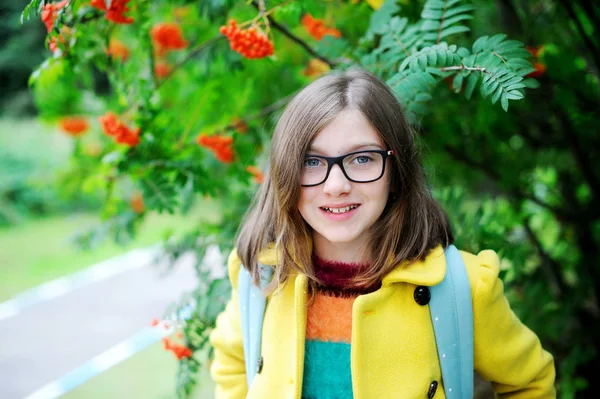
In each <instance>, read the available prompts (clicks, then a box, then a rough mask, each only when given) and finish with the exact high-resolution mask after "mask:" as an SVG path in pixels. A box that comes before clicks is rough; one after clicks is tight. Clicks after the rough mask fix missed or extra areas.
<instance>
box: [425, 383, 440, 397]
mask: <svg viewBox="0 0 600 399" xmlns="http://www.w3.org/2000/svg"><path fill="white" fill-rule="evenodd" d="M437 386H438V382H437V381H433V382H432V383H431V385H429V391H428V392H427V397H428V398H429V399H431V398H433V397H434V396H435V391H437Z"/></svg>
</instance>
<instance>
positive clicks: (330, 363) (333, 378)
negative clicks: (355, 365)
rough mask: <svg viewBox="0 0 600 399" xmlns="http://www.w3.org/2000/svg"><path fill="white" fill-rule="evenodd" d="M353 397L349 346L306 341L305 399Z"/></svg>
mask: <svg viewBox="0 0 600 399" xmlns="http://www.w3.org/2000/svg"><path fill="white" fill-rule="evenodd" d="M352 397H353V396H352V375H351V372H350V344H347V343H345V342H322V341H312V340H307V341H306V345H305V352H304V378H303V384H302V399H350V398H352Z"/></svg>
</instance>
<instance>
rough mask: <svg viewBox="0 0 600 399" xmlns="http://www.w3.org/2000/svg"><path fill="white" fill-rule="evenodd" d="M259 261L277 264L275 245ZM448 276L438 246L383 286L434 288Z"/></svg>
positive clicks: (404, 265)
mask: <svg viewBox="0 0 600 399" xmlns="http://www.w3.org/2000/svg"><path fill="white" fill-rule="evenodd" d="M258 261H259V262H260V263H262V264H265V265H271V266H274V265H276V264H277V250H276V247H275V244H269V245H268V246H267V247H266V248H265V249H264V250H262V251H261V253H260V254H259V257H258ZM445 274H446V257H445V256H444V249H443V248H442V246H441V245H438V246H437V247H435V248H434V249H432V250H431V251H430V252H429V254H428V255H427V256H426V257H425V259H423V260H420V261H416V262H413V263H411V262H410V261H404V262H401V263H399V264H398V265H397V266H396V267H395V268H394V269H393V270H392V271H391V272H390V273H388V274H387V275H386V276H385V277H384V278H383V281H382V285H383V286H387V285H391V284H394V283H409V284H415V285H426V286H432V285H436V284H439V283H440V282H441V281H442V280H443V279H444V276H445Z"/></svg>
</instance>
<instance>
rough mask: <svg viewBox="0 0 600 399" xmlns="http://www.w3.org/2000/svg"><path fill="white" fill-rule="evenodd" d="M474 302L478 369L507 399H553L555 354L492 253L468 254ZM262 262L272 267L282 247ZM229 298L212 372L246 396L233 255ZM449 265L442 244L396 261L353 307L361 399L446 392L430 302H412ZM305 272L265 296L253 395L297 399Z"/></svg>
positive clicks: (225, 396) (226, 396)
mask: <svg viewBox="0 0 600 399" xmlns="http://www.w3.org/2000/svg"><path fill="white" fill-rule="evenodd" d="M461 255H462V257H463V259H464V261H465V265H466V268H467V273H468V275H469V281H470V283H471V292H472V298H473V320H474V356H475V358H474V366H475V370H476V371H477V372H478V373H479V374H480V375H481V376H482V377H483V378H485V379H486V380H488V381H491V382H492V385H493V387H494V389H495V391H496V392H497V393H498V394H499V395H500V396H501V397H503V398H508V397H510V398H528V399H531V398H555V397H556V391H555V388H554V380H555V368H554V360H553V357H552V355H550V353H548V352H547V351H545V350H544V349H543V348H542V346H541V344H540V341H539V339H538V337H537V336H536V335H535V334H534V333H533V332H532V331H531V330H530V329H529V328H527V327H526V326H525V325H524V324H523V323H522V322H521V321H520V320H519V319H518V318H517V317H516V316H515V314H514V313H513V312H512V311H511V309H510V306H509V303H508V301H507V299H506V298H505V296H504V292H503V290H504V287H503V283H502V281H501V279H500V278H499V277H498V272H499V260H498V256H497V255H496V253H495V252H494V251H490V250H487V251H482V252H480V253H479V254H478V255H473V254H470V253H467V252H463V251H461ZM260 262H261V263H264V264H270V265H273V264H275V250H273V249H270V250H265V251H263V253H262V254H261V256H260ZM228 267H229V277H230V279H231V283H232V286H233V290H232V298H231V300H230V302H229V303H228V305H227V307H226V309H225V310H224V311H223V313H222V314H221V315H219V317H218V319H217V325H216V328H215V330H214V331H213V332H212V334H211V337H210V342H211V344H212V345H213V347H214V349H215V358H214V361H213V363H212V366H211V374H212V376H213V378H214V380H215V382H216V384H217V388H216V392H215V395H216V396H215V398H216V399H230V398H239V399H241V398H245V397H246V394H247V393H248V392H247V391H248V388H247V384H246V375H245V366H244V355H243V347H242V333H241V327H240V312H239V306H238V297H237V292H236V286H237V278H238V273H239V270H240V259H239V258H238V256H237V254H236V252H235V251H233V252H232V253H231V255H230V256H229V261H228ZM445 271H446V261H445V257H444V255H443V251H442V248H441V247H438V248H436V249H435V250H433V251H432V252H431V253H430V254H429V255H428V256H427V258H426V259H425V260H424V261H421V262H417V263H414V264H412V265H410V266H408V267H406V266H405V265H399V266H398V267H396V268H395V269H394V270H393V271H392V272H391V273H389V274H388V275H387V276H386V277H385V278H384V279H383V282H382V286H381V288H380V289H378V290H377V291H375V292H373V293H370V294H368V295H361V296H359V297H358V298H357V299H356V300H355V302H354V305H353V308H352V341H351V368H352V370H351V371H352V387H353V392H354V398H355V399H387V398H390V399H392V398H393V399H398V398H426V397H427V392H428V390H429V386H430V384H431V383H432V382H433V381H438V383H439V386H438V388H437V391H436V394H435V396H434V398H436V399H439V398H445V395H444V387H443V382H442V381H441V370H440V366H439V360H438V355H437V349H436V346H435V338H434V332H433V327H432V325H431V319H430V315H429V307H428V306H420V305H418V304H417V303H416V302H415V300H414V298H413V294H414V290H415V288H416V287H417V286H432V285H435V284H438V283H439V282H441V280H442V279H443V277H444V274H445ZM306 288H307V278H306V276H304V275H298V276H293V277H292V278H290V280H289V281H288V282H286V284H284V286H283V287H281V290H279V291H276V293H275V294H273V295H271V296H270V297H269V298H268V303H267V308H266V311H265V320H264V326H263V341H262V356H263V368H262V371H261V372H260V374H257V375H256V377H255V380H254V382H253V383H252V387H251V390H250V392H249V394H248V396H247V397H248V398H252V399H271V398H273V399H288V398H289V399H300V398H301V393H302V373H303V362H304V340H305V330H306V300H307V296H306V292H307V290H306Z"/></svg>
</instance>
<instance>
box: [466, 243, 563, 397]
mask: <svg viewBox="0 0 600 399" xmlns="http://www.w3.org/2000/svg"><path fill="white" fill-rule="evenodd" d="M464 256H465V258H466V259H465V260H466V261H467V262H466V263H467V264H470V267H469V268H470V269H471V270H473V271H475V270H476V272H475V273H473V276H474V278H475V279H476V280H475V281H474V280H471V284H472V285H473V284H475V286H474V287H472V293H473V324H474V326H473V327H474V356H475V359H474V365H475V370H476V371H477V372H478V373H479V375H481V377H483V378H484V379H486V380H488V381H490V382H491V384H492V386H493V388H494V390H495V391H496V394H497V396H498V397H499V398H539V399H542V398H543V399H545V398H556V390H555V386H554V384H555V375H556V370H555V366H554V359H553V356H552V355H551V354H550V353H549V352H548V351H546V350H544V348H543V347H542V344H541V342H540V339H539V338H538V336H537V335H536V334H535V333H534V332H533V331H532V330H531V329H529V328H528V327H527V326H526V325H525V324H523V323H522V322H521V320H519V318H518V317H517V316H516V315H515V313H514V312H513V311H512V310H511V307H510V304H509V302H508V299H507V298H506V296H505V295H504V285H503V282H502V280H501V279H500V278H499V271H500V261H499V259H498V255H497V254H496V253H495V252H494V251H490V250H486V251H482V252H480V253H479V254H478V255H477V256H475V255H472V254H467V255H464Z"/></svg>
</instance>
